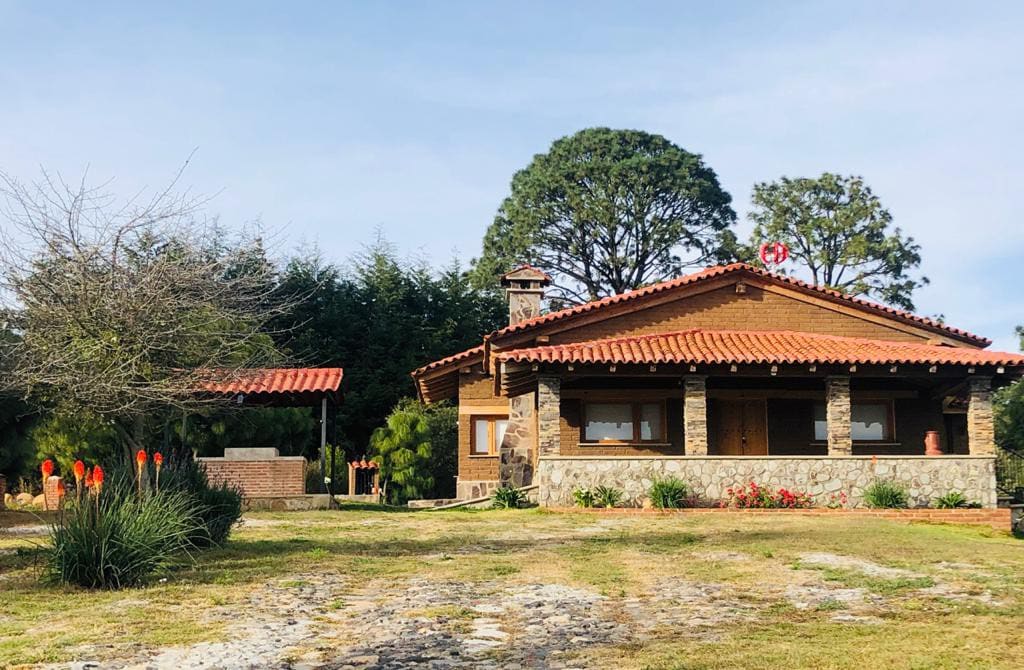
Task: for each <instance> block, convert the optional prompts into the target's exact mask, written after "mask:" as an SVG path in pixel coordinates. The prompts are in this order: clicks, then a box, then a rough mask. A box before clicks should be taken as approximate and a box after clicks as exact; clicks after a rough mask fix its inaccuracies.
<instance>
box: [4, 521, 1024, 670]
mask: <svg viewBox="0 0 1024 670" xmlns="http://www.w3.org/2000/svg"><path fill="white" fill-rule="evenodd" d="M246 518H247V520H248V521H249V522H250V523H247V524H245V525H243V526H242V527H241V528H240V529H238V530H236V531H235V533H234V534H233V535H232V539H231V540H230V541H229V542H228V543H227V544H226V545H225V546H224V547H223V548H219V549H213V550H211V551H207V552H204V553H202V554H200V555H199V556H198V560H197V562H196V564H195V565H194V566H190V567H188V568H186V569H184V570H180V571H177V572H175V573H173V574H172V575H170V576H169V578H168V580H167V581H166V582H159V581H153V582H147V583H146V584H144V585H143V586H141V587H138V588H133V589H125V590H122V591H117V592H111V591H85V590H81V589H75V588H51V587H46V586H43V585H42V584H41V583H40V581H39V576H40V573H41V564H40V563H41V562H40V556H39V552H38V550H37V549H35V548H34V545H33V543H35V544H38V543H39V542H42V541H43V538H39V537H36V538H29V537H20V536H12V535H5V534H0V575H2V579H3V581H2V582H0V667H8V666H11V665H17V664H33V663H44V662H54V663H59V662H66V661H69V660H72V659H75V658H81V657H84V656H83V655H82V654H83V653H88V657H89V658H99V659H100V660H103V659H104V658H118V657H124V656H126V655H129V654H131V653H134V652H135V651H136V650H137V649H138V647H140V646H141V647H145V648H158V647H161V646H167V645H177V644H191V643H195V642H201V641H212V640H217V639H222V638H223V636H224V635H225V630H224V625H223V624H219V623H210V622H208V621H207V620H206V619H205V618H204V614H205V613H207V612H208V611H209V610H210V608H228V609H237V611H238V612H244V611H245V609H246V606H247V602H248V598H249V597H250V596H251V594H253V593H254V592H256V591H258V590H260V589H264V588H266V587H267V585H271V586H273V587H275V588H296V589H299V588H308V587H307V584H310V583H312V579H311V577H310V576H311V575H312V576H315V575H318V574H324V573H331V574H338V575H342V576H344V577H345V578H349V579H351V580H352V581H353V582H354V583H361V582H369V581H372V580H383V581H382V583H397V584H400V583H401V582H402V580H405V579H410V578H420V579H431V580H437V581H439V582H442V581H443V582H479V583H481V584H485V585H490V584H497V585H506V584H507V585H515V584H537V583H553V584H565V585H571V586H575V587H579V588H584V589H589V590H592V591H596V592H598V593H601V594H603V595H605V596H607V597H608V598H609V599H611V601H612V602H615V601H616V599H619V598H624V597H637V596H640V597H643V596H644V595H645V594H650V593H652V590H653V589H656V588H658V585H659V584H664V583H665V582H666V580H667V581H669V582H672V581H675V580H684V581H692V582H701V583H715V584H725V585H729V586H730V587H731V588H733V589H734V591H735V594H736V595H735V597H736V598H737V599H739V600H742V601H744V602H751V603H754V604H757V605H758V608H759V609H758V614H757V616H756V618H755V619H754V620H752V621H751V620H747V621H744V622H742V623H735V624H723V625H722V626H721V627H720V628H719V629H718V630H716V631H715V635H713V636H710V637H696V638H695V637H688V636H687V635H686V634H684V633H680V632H679V631H674V630H671V629H666V630H665V631H664V634H663V635H662V636H659V637H656V638H655V639H652V640H648V641H645V642H643V643H636V644H630V645H612V646H607V647H602V648H596V649H594V648H592V649H587V650H582V649H581V650H580V651H579V655H580V656H579V665H582V666H584V667H616V668H623V669H624V670H625V669H629V668H652V669H654V668H666V669H677V668H678V669H687V670H690V669H703V668H708V669H710V668H721V667H744V668H778V667H788V668H851V669H856V670H861V669H862V668H864V667H871V668H1016V667H1024V649H1022V645H1020V622H1021V621H1022V620H1024V582H1022V580H1021V578H1020V575H1022V574H1024V542H1022V541H1020V540H1017V539H1014V538H1012V537H1010V536H1009V535H1007V534H1005V533H998V532H994V531H990V530H986V529H979V528H972V527H959V526H948V525H929V524H913V525H908V524H897V523H893V522H889V521H883V520H878V519H869V518H844V517H839V516H836V517H832V516H829V517H801V516H796V515H794V516H785V517H763V518H762V517H754V516H751V517H745V516H744V517H741V516H738V515H726V514H723V515H699V516H697V515H694V516H692V517H688V516H685V515H684V516H680V517H674V516H673V517H668V516H666V517H662V516H655V515H652V516H637V517H632V516H629V517H620V516H607V517H605V516H600V515H597V516H595V515H593V514H582V513H581V514H572V513H566V514H562V513H557V514H556V513H550V512H546V511H544V510H515V511H472V512H468V511H460V510H452V511H448V512H420V513H415V514H411V513H399V512H397V511H393V510H388V509H380V508H376V507H370V508H367V507H362V506H360V507H357V506H348V507H346V508H344V509H342V510H333V511H323V512H260V513H254V514H250V515H247V517H246ZM33 523H38V521H36V520H35V519H34V518H31V517H29V516H27V515H25V514H24V513H6V514H4V515H3V516H0V525H5V526H10V525H16V524H33ZM8 550H14V552H13V553H12V552H11V551H8ZM719 552H729V553H732V554H739V555H740V556H741V558H742V559H743V560H735V561H733V560H710V559H706V558H702V556H704V555H707V554H711V553H719ZM804 552H829V553H834V554H839V555H843V556H851V557H855V558H858V559H862V560H866V561H871V562H874V563H877V564H879V565H884V566H889V567H897V568H904V569H906V570H909V571H912V572H913V573H914V574H915V575H921V577H916V576H911V577H900V578H880V577H872V576H868V575H865V574H863V573H861V572H858V571H856V570H848V569H837V568H829V567H824V568H823V567H819V566H809V565H800V556H801V554H803V553H804ZM939 562H948V563H969V564H971V565H975V566H977V568H976V569H972V570H961V571H957V572H950V571H949V570H943V569H942V568H940V567H939V566H938V565H937V564H938V563H939ZM794 566H799V567H800V568H801V569H800V570H793V567H794ZM795 578H801V579H811V580H819V582H821V583H824V584H834V585H837V586H842V587H847V588H863V589H866V590H868V591H870V592H872V593H874V594H878V595H879V596H881V597H884V598H886V599H887V603H888V605H887V608H886V611H885V612H884V616H883V615H882V614H879V616H882V618H883V619H884V623H882V624H878V625H863V624H837V623H834V622H832V621H831V617H832V616H835V615H837V614H845V613H846V612H845V611H846V610H847V609H848V608H847V607H846V606H845V605H844V604H843V603H841V602H839V601H835V600H829V599H826V600H824V601H822V602H821V603H819V604H818V605H817V606H816V607H811V608H808V609H803V610H796V609H794V608H793V606H792V605H791V604H790V603H789V602H788V601H787V600H785V599H784V598H781V597H778V596H774V597H773V596H768V595H765V594H766V593H781V592H783V591H784V590H785V588H786V585H787V583H789V582H790V581H792V580H794V579H795ZM939 580H945V581H946V582H953V583H955V584H957V585H958V586H959V587H960V588H962V589H963V590H964V591H965V592H972V590H973V591H974V592H980V591H982V590H984V591H986V592H990V593H991V594H992V596H993V597H994V598H996V599H997V600H999V601H1000V602H1002V603H1003V604H1002V605H1001V606H999V607H996V606H992V605H989V604H984V603H975V602H969V601H955V600H949V599H944V598H940V597H930V596H927V595H925V594H922V593H920V592H919V589H922V588H926V587H927V586H930V585H931V584H934V583H936V582H938V581H939ZM772 589H775V590H774V591H772ZM773 598H774V599H773ZM55 604H56V606H55ZM347 607H348V603H346V601H345V600H344V599H335V600H328V601H326V602H325V604H324V605H323V606H322V608H321V609H322V611H321V612H319V613H318V614H320V615H323V616H324V617H326V619H325V620H326V621H328V623H329V622H330V621H331V620H332V619H330V617H342V618H343V617H344V615H345V610H346V608H347ZM418 616H424V617H426V618H431V619H441V618H444V619H446V620H448V621H450V622H451V624H452V625H453V626H465V625H468V623H469V622H470V620H471V619H472V613H470V612H467V611H466V610H465V609H464V608H461V607H458V606H454V605H452V606H448V605H439V606H438V607H436V608H431V609H429V610H424V611H422V612H420V613H418ZM325 625H328V624H325ZM950 631H955V634H951V632H950ZM94 644H100V645H102V646H99V647H90V646H89V645H94ZM107 645H109V646H107ZM83 649H87V650H88V651H87V652H82V650H83ZM570 665H571V663H570Z"/></svg>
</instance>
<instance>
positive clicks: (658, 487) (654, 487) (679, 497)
mask: <svg viewBox="0 0 1024 670" xmlns="http://www.w3.org/2000/svg"><path fill="white" fill-rule="evenodd" d="M648 495H649V496H650V498H651V504H653V505H654V506H655V507H657V508H658V509H678V508H680V507H686V506H687V502H688V500H689V497H690V486H689V485H688V484H687V483H686V482H684V481H683V480H681V479H678V478H676V477H668V478H666V479H656V480H654V483H652V484H651V489H650V491H648Z"/></svg>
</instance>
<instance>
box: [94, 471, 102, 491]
mask: <svg viewBox="0 0 1024 670" xmlns="http://www.w3.org/2000/svg"><path fill="white" fill-rule="evenodd" d="M92 483H93V485H94V486H95V487H96V490H97V491H99V490H100V489H102V488H103V468H101V467H100V466H98V465H96V466H93V469H92Z"/></svg>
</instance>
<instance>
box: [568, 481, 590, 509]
mask: <svg viewBox="0 0 1024 670" xmlns="http://www.w3.org/2000/svg"><path fill="white" fill-rule="evenodd" d="M572 501H573V503H575V504H576V506H577V507H583V508H585V509H586V508H590V507H593V506H594V492H593V490H591V489H589V488H587V487H586V486H577V487H575V488H573V490H572Z"/></svg>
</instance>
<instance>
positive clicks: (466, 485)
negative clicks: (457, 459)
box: [455, 478, 501, 500]
mask: <svg viewBox="0 0 1024 670" xmlns="http://www.w3.org/2000/svg"><path fill="white" fill-rule="evenodd" d="M500 485H501V482H499V481H498V480H470V479H466V480H464V479H462V478H459V480H458V481H456V483H455V497H456V498H458V499H459V500H474V499H476V498H485V497H487V496H489V495H491V494H492V493H493V492H494V489H496V488H498V486H500Z"/></svg>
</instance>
